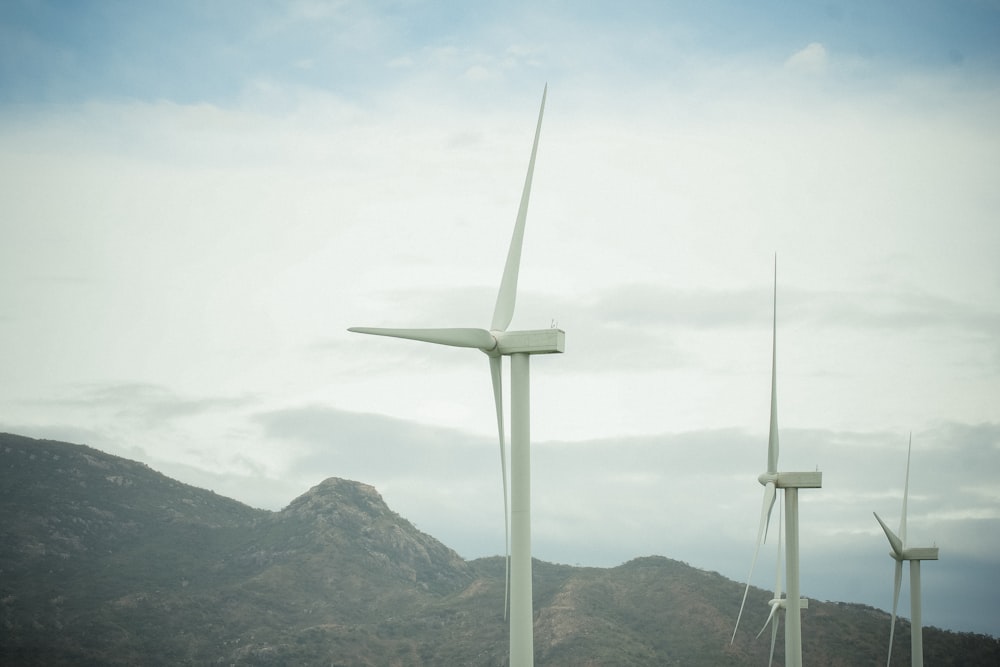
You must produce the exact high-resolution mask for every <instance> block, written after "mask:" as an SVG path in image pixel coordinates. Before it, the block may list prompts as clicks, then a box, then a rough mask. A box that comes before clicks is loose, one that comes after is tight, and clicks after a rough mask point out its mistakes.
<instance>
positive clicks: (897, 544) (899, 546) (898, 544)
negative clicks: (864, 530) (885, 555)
mask: <svg viewBox="0 0 1000 667" xmlns="http://www.w3.org/2000/svg"><path fill="white" fill-rule="evenodd" d="M872 514H875V520H876V521H878V524H879V525H880V526H882V530H883V532H885V536H886V537H888V538H889V546H891V547H892V552H893V553H894V554H896V556H897V557H899V558H902V557H903V541H902V540H901V539H899V538H898V537H897V536H896V533H894V532H892V530H890V529H889V526H887V525H885V521H883V520H882V518H881V517H880V516H879V515H878V514H876V513H875V512H872Z"/></svg>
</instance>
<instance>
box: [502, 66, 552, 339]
mask: <svg viewBox="0 0 1000 667" xmlns="http://www.w3.org/2000/svg"><path fill="white" fill-rule="evenodd" d="M548 90H549V86H548V84H546V85H545V88H544V89H543V90H542V106H541V108H539V110H538V125H537V126H536V127H535V142H534V143H533V144H532V146H531V158H530V159H529V160H528V175H527V176H525V178H524V190H522V191H521V204H520V205H519V206H518V207H517V220H516V222H515V223H514V235H513V236H512V237H511V239H510V249H508V250H507V263H506V264H504V267H503V278H501V280H500V291H499V292H498V293H497V303H496V306H495V307H494V308H493V323H492V324H491V325H490V329H492V330H493V331H506V330H507V327H508V326H510V321H511V320H512V319H513V318H514V301H515V300H516V299H517V274H518V271H519V270H520V266H521V245H522V243H523V241H524V221H525V220H526V219H527V218H528V199H529V198H530V197H531V178H532V176H533V175H534V173H535V155H536V154H537V153H538V136H539V134H541V132H542V115H543V114H544V113H545V95H546V94H547V93H548Z"/></svg>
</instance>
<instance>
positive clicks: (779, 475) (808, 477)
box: [757, 471, 823, 489]
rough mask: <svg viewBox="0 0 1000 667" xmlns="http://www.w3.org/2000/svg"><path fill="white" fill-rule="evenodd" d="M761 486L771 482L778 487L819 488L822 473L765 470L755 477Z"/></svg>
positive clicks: (821, 485)
mask: <svg viewBox="0 0 1000 667" xmlns="http://www.w3.org/2000/svg"><path fill="white" fill-rule="evenodd" d="M757 481H758V482H760V483H761V485H763V486H767V485H768V484H773V485H774V486H775V488H778V489H820V488H822V487H823V473H821V472H819V471H815V472H765V473H762V474H761V475H760V476H758V477H757Z"/></svg>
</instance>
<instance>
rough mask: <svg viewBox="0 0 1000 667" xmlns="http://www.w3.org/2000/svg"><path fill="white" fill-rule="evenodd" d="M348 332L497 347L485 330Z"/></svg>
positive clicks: (367, 329)
mask: <svg viewBox="0 0 1000 667" xmlns="http://www.w3.org/2000/svg"><path fill="white" fill-rule="evenodd" d="M348 331H353V332H354V333H363V334H371V335H373V336H389V337H391V338H406V339H407V340H419V341H423V342H425V343H436V344H438V345H452V346H454V347H474V348H478V349H480V350H492V349H493V348H495V347H496V346H497V340H496V338H494V337H493V335H492V334H491V333H490V332H489V331H487V330H486V329H461V328H451V329H379V328H374V327H351V328H350V329H348Z"/></svg>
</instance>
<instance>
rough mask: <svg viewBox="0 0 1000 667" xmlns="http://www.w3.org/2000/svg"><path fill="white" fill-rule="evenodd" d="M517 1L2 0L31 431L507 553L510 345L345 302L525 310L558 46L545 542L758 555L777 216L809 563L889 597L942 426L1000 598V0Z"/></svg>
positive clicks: (14, 319) (480, 317) (982, 576)
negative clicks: (370, 505)
mask: <svg viewBox="0 0 1000 667" xmlns="http://www.w3.org/2000/svg"><path fill="white" fill-rule="evenodd" d="M490 4H491V5H495V6H490V5H487V3H481V4H480V3H460V2H454V3H448V2H419V1H417V0H414V1H409V2H407V1H402V0H400V1H398V2H369V1H364V2H362V1H358V2H354V1H352V0H344V1H340V2H329V3H327V2H318V1H316V2H309V1H302V2H211V3H202V2H171V3H126V2H95V3H76V2H45V1H44V0H39V1H32V2H28V1H17V0H14V1H10V2H4V3H3V4H2V5H0V377H2V378H3V381H2V382H0V429H2V430H4V431H9V432H14V433H20V434H24V435H30V436H35V437H45V438H54V439H63V440H68V441H71V442H78V443H85V444H89V445H91V446H94V447H97V448H99V449H102V450H104V451H107V452H109V453H113V454H117V455H121V456H125V457H128V458H132V459H137V460H140V461H143V462H145V463H148V464H149V465H150V466H152V467H154V468H156V469H158V470H161V471H163V472H165V473H166V474H169V475H171V476H173V477H176V478H178V479H180V480H183V481H185V482H189V483H191V484H195V485H198V486H203V487H206V488H211V489H214V490H215V491H216V492H218V493H222V494H225V495H228V496H231V497H234V498H237V499H239V500H241V501H243V502H246V503H248V504H251V505H254V506H256V507H262V508H267V509H273V510H278V509H281V508H282V507H284V506H285V505H287V504H288V503H289V502H290V501H291V500H292V499H293V498H294V497H296V496H298V495H299V494H301V493H303V492H305V491H306V490H307V489H309V488H310V487H311V486H313V485H315V484H317V483H319V482H320V481H321V480H323V479H325V478H327V477H331V476H337V477H344V478H349V479H356V480H359V481H362V482H366V483H368V484H372V485H374V486H375V487H376V488H377V489H378V490H379V491H380V492H381V493H382V495H383V496H384V498H385V499H386V501H387V502H388V503H389V505H390V506H391V507H392V509H393V510H395V511H397V512H399V513H400V514H401V515H403V516H404V517H406V518H407V519H409V520H411V521H413V522H414V523H415V524H416V525H417V526H418V527H419V528H420V529H422V530H424V531H426V532H428V533H430V534H432V535H434V536H435V537H437V538H438V539H440V540H441V541H443V542H444V543H445V544H447V545H448V546H450V547H452V548H454V549H456V550H457V551H458V552H459V553H460V554H461V555H462V556H464V557H467V558H475V557H479V556H487V555H494V554H498V553H502V552H503V549H504V539H503V517H502V492H501V486H500V472H499V456H498V445H497V442H496V434H495V419H494V416H493V402H492V397H491V389H490V380H489V370H488V363H487V359H486V357H485V356H484V355H482V354H481V353H479V352H477V351H475V350H461V349H454V348H441V347H437V346H431V345H426V344H419V343H413V342H408V341H400V340H391V339H386V338H371V337H365V336H359V335H356V334H350V333H348V332H347V331H346V329H347V327H349V326H357V325H366V326H414V327H419V326H431V327H433V326H472V327H488V325H489V322H490V319H491V316H492V310H493V303H494V299H495V297H496V290H497V287H498V286H499V281H500V275H501V272H502V269H503V262H504V260H505V257H506V253H507V244H508V241H509V239H510V233H511V230H512V227H513V222H514V216H515V213H516V210H517V204H518V200H519V198H520V191H521V185H522V183H523V179H524V173H525V169H526V166H527V160H528V154H529V151H530V147H531V138H532V133H533V132H534V127H535V120H536V115H537V112H538V104H539V102H540V99H541V93H542V88H543V86H544V85H545V84H546V83H548V86H549V94H548V101H547V106H546V114H545V121H544V125H543V128H542V135H541V143H540V147H539V153H538V162H537V166H536V170H535V179H534V187H533V192H532V201H531V207H530V210H529V215H528V225H527V232H526V236H525V245H524V254H523V259H522V268H521V280H520V291H519V298H518V303H517V311H516V314H515V317H514V321H513V323H512V326H511V329H538V328H548V327H549V326H552V325H553V324H555V325H557V326H558V327H559V328H561V329H564V330H565V331H566V353H565V354H563V355H552V356H545V357H535V358H534V359H533V361H532V378H531V380H532V395H531V400H532V436H533V440H534V442H533V445H532V447H533V450H532V466H533V467H532V492H533V498H532V500H533V508H532V511H533V538H532V539H533V551H534V555H535V556H536V557H538V558H541V559H544V560H549V561H556V562H564V563H570V564H581V565H597V566H613V565H617V564H619V563H621V562H624V561H626V560H628V559H630V558H633V557H636V556H641V555H648V554H661V555H665V556H668V557H671V558H676V559H680V560H683V561H686V562H688V563H690V564H692V565H694V566H697V567H701V568H705V569H709V570H716V571H719V572H721V573H722V574H724V575H726V576H727V577H730V578H732V579H736V580H743V579H745V577H746V574H747V570H748V568H749V564H750V559H751V556H752V553H753V545H754V539H755V537H756V530H757V520H758V516H759V511H760V505H759V504H760V498H761V496H762V488H761V486H760V485H759V483H758V482H757V475H758V474H759V473H761V472H763V471H764V470H765V468H766V448H767V429H768V400H769V383H770V364H771V317H772V304H771V291H772V281H773V266H774V256H775V254H777V264H778V270H777V274H778V277H777V280H778V284H777V328H778V334H777V335H778V361H777V366H778V404H779V423H780V425H781V443H782V448H781V459H780V461H779V467H780V469H782V470H815V469H816V468H817V467H818V468H819V469H820V470H821V471H823V474H824V476H823V488H822V489H820V490H808V491H803V492H801V494H800V515H801V516H800V520H801V538H800V541H801V550H802V557H801V559H802V564H801V567H802V591H803V595H806V596H809V597H813V598H817V599H821V600H842V601H850V602H861V603H865V604H870V605H873V606H877V607H880V608H883V609H888V608H889V607H890V606H891V599H892V570H893V564H892V561H891V559H890V558H889V557H888V555H887V552H888V543H887V541H886V539H885V537H884V535H883V534H882V532H881V530H880V528H879V526H878V524H877V523H876V522H875V519H874V518H873V517H872V511H877V512H879V514H880V515H881V516H882V517H883V518H885V519H886V520H887V522H888V523H889V524H890V525H893V526H895V525H898V521H899V515H900V507H901V501H902V491H903V476H904V469H905V465H906V445H907V437H908V434H909V433H910V432H912V433H913V463H912V471H911V479H910V505H909V538H910V540H909V544H910V546H932V545H934V544H936V545H937V546H938V547H940V552H941V560H940V561H939V562H935V563H928V564H925V566H924V568H923V587H924V596H923V602H924V622H925V624H927V625H936V626H939V627H945V628H949V629H954V630H962V631H975V632H985V633H990V634H993V635H1000V584H997V582H998V581H1000V408H998V406H1000V224H998V212H1000V187H998V185H997V183H998V175H1000V121H998V120H997V119H998V118H1000V39H997V35H998V34H1000V5H998V3H997V2H994V1H993V0H952V1H949V2H921V1H918V2H908V3H881V2H878V3H872V2H821V3H817V2H801V3H786V2H756V3H743V2H739V1H732V2H724V1H718V2H715V1H712V2H670V3H668V2H652V1H651V2H631V3H618V2H615V3H611V2H607V3H603V2H580V3H577V2H572V3H571V2H511V3H490ZM775 542H776V540H774V539H773V536H772V539H771V540H769V545H771V546H773V544H774V543H775ZM774 558H775V554H774V552H773V550H772V549H770V548H769V549H768V551H767V552H765V553H764V554H763V555H762V557H761V561H760V565H758V568H757V572H756V574H755V576H754V583H756V584H757V585H760V586H761V587H764V588H770V587H771V586H772V582H773V569H772V568H773V563H774ZM906 581H908V579H906V578H904V593H903V597H902V599H901V601H900V610H901V613H902V615H904V616H909V601H908V596H907V592H906V591H907V588H908V585H907V584H906V583H905V582H906ZM767 612H768V610H767V609H756V610H748V612H747V614H748V616H747V622H748V623H750V624H751V625H756V624H758V623H760V624H762V623H763V621H764V619H765V618H766V615H767ZM805 613H806V614H808V612H805ZM734 620H735V619H734ZM762 641H763V640H762ZM805 643H806V646H807V647H808V638H806V642H805Z"/></svg>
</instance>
